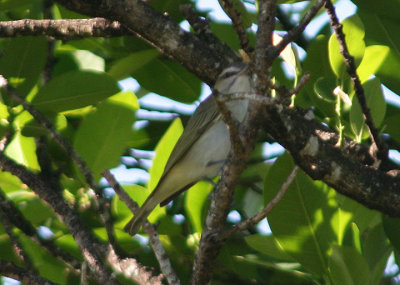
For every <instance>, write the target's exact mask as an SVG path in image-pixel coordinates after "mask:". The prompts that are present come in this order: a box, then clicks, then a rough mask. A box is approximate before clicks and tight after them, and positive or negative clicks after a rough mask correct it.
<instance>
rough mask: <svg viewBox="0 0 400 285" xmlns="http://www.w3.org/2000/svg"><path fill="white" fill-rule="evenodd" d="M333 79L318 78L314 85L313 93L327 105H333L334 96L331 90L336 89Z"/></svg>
mask: <svg viewBox="0 0 400 285" xmlns="http://www.w3.org/2000/svg"><path fill="white" fill-rule="evenodd" d="M336 86H337V84H336V79H335V78H332V77H330V78H323V77H321V78H319V79H318V80H317V81H316V82H315V84H314V91H315V93H316V94H317V95H318V96H319V97H320V98H321V99H322V100H324V101H326V102H328V103H333V104H334V103H335V102H336V96H335V95H334V94H333V90H334V89H335V88H336Z"/></svg>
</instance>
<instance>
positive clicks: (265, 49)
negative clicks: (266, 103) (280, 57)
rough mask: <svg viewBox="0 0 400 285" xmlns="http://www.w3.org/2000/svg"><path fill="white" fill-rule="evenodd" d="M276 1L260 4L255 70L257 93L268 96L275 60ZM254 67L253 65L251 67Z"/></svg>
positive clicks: (265, 0)
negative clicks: (273, 34) (273, 35)
mask: <svg viewBox="0 0 400 285" xmlns="http://www.w3.org/2000/svg"><path fill="white" fill-rule="evenodd" d="M275 11H276V0H263V1H260V2H259V13H258V29H257V34H256V37H257V38H256V50H255V57H254V62H253V66H254V68H253V70H254V71H255V73H256V74H257V82H256V91H257V93H258V94H262V95H264V94H266V93H267V90H268V86H269V84H268V83H269V77H270V74H269V73H270V70H269V69H270V67H271V66H272V62H273V60H274V59H275V57H274V55H273V53H274V49H275V47H274V46H273V42H272V33H273V32H274V28H275ZM250 67H252V65H250Z"/></svg>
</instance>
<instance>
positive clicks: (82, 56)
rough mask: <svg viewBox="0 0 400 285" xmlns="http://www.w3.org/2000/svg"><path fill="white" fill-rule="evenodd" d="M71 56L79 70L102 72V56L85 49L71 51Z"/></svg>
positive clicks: (103, 62) (103, 64) (103, 65)
mask: <svg viewBox="0 0 400 285" xmlns="http://www.w3.org/2000/svg"><path fill="white" fill-rule="evenodd" d="M72 56H73V58H74V59H75V62H76V63H77V64H78V68H79V69H80V70H92V71H98V72H104V68H105V60H104V58H102V57H100V56H98V55H96V54H94V53H92V52H90V51H87V50H76V51H73V52H72Z"/></svg>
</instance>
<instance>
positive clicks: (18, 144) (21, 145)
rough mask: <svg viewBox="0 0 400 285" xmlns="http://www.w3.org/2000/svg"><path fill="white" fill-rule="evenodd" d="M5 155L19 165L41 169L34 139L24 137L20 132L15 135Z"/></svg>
mask: <svg viewBox="0 0 400 285" xmlns="http://www.w3.org/2000/svg"><path fill="white" fill-rule="evenodd" d="M5 154H6V155H7V156H8V157H10V158H11V159H12V160H14V161H15V162H17V163H19V164H22V165H24V166H26V167H29V168H31V169H34V170H39V169H40V167H39V164H38V162H37V157H36V144H35V140H34V138H27V137H24V136H23V135H22V134H21V133H20V132H17V133H15V135H14V137H13V139H12V140H11V142H10V143H9V144H8V146H7V148H6V150H5Z"/></svg>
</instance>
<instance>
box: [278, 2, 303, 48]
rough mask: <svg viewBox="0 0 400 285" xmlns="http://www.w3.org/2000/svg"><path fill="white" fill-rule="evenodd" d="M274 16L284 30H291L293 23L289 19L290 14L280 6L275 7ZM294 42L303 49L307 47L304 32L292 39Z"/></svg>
mask: <svg viewBox="0 0 400 285" xmlns="http://www.w3.org/2000/svg"><path fill="white" fill-rule="evenodd" d="M276 17H277V18H278V20H279V23H280V24H281V25H282V26H283V28H284V29H285V31H290V30H292V29H293V28H294V27H295V25H294V24H293V23H292V22H291V21H290V16H289V13H286V12H285V11H284V10H283V9H282V8H281V7H279V6H278V7H277V8H276ZM294 41H295V43H296V44H298V45H299V46H300V47H302V48H303V49H304V50H306V49H307V46H308V44H309V42H308V40H307V38H306V37H305V36H304V34H300V35H299V37H298V38H297V39H295V40H294Z"/></svg>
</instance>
